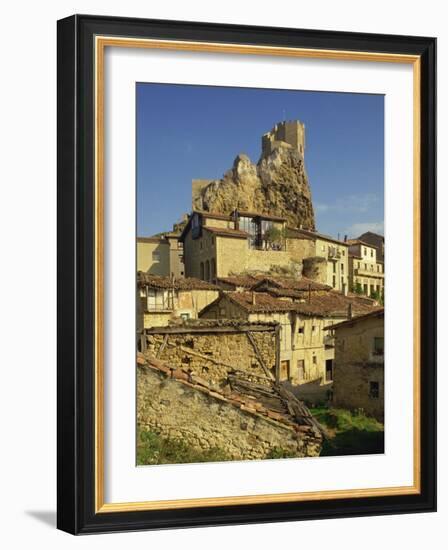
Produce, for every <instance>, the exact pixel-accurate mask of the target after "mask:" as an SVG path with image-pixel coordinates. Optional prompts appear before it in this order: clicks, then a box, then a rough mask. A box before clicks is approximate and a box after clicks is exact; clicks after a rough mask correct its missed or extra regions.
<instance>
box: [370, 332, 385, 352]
mask: <svg viewBox="0 0 448 550" xmlns="http://www.w3.org/2000/svg"><path fill="white" fill-rule="evenodd" d="M373 354H374V355H384V337H382V336H375V338H374V339H373Z"/></svg>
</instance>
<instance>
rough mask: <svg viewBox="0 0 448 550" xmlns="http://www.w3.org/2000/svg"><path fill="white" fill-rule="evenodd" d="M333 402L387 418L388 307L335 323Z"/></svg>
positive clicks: (329, 330)
mask: <svg viewBox="0 0 448 550" xmlns="http://www.w3.org/2000/svg"><path fill="white" fill-rule="evenodd" d="M326 331H327V332H329V333H330V334H333V336H334V341H335V357H334V365H333V366H334V368H333V405H334V406H335V407H342V408H348V409H353V410H356V409H363V410H364V412H365V413H366V414H369V415H372V416H375V417H376V418H378V419H379V420H383V419H384V309H378V310H375V311H373V312H370V313H368V314H365V315H362V316H360V317H356V318H352V319H349V320H346V321H345V322H342V323H339V324H334V325H332V326H331V327H328V328H327V329H326Z"/></svg>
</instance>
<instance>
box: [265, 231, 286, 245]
mask: <svg viewBox="0 0 448 550" xmlns="http://www.w3.org/2000/svg"><path fill="white" fill-rule="evenodd" d="M263 239H264V240H265V241H266V242H267V243H269V244H270V245H271V247H272V248H277V249H280V248H282V247H283V243H284V240H285V232H284V231H283V229H279V228H278V227H275V226H273V225H272V226H271V227H269V228H268V229H266V231H265V232H264V235H263Z"/></svg>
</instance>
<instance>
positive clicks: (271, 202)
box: [193, 144, 315, 231]
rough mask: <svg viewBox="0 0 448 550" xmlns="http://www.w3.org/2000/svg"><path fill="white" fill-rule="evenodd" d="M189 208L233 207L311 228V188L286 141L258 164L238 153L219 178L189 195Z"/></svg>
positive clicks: (296, 154)
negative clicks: (193, 194) (281, 218)
mask: <svg viewBox="0 0 448 550" xmlns="http://www.w3.org/2000/svg"><path fill="white" fill-rule="evenodd" d="M193 208H195V209H198V210H205V211H209V212H218V213H222V214H228V213H229V212H231V211H232V210H234V209H235V208H237V209H238V210H247V211H250V212H257V213H261V214H270V215H273V216H282V217H284V218H286V220H287V224H288V225H289V226H291V227H300V226H301V227H303V228H304V229H309V230H313V231H314V230H315V221H314V210H313V204H312V199H311V190H310V186H309V182H308V177H307V174H306V171H305V166H304V161H303V157H302V155H301V154H300V153H299V152H298V151H297V150H295V149H293V148H291V147H289V146H288V145H287V144H285V145H284V146H281V147H278V148H276V149H275V150H274V151H272V152H271V153H270V154H267V155H262V156H261V158H260V160H259V162H258V164H254V163H252V162H251V160H250V159H249V157H248V156H246V155H243V154H240V155H238V156H237V157H236V158H235V161H234V163H233V167H232V168H231V169H230V170H228V171H227V172H226V173H225V174H224V176H223V178H222V179H220V180H213V181H211V182H210V183H209V184H208V185H206V186H205V187H204V188H202V189H201V190H200V191H199V192H198V194H197V196H195V197H193Z"/></svg>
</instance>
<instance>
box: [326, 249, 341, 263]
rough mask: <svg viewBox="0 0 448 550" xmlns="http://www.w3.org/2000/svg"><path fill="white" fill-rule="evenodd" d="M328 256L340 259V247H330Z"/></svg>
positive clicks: (331, 258) (332, 258)
mask: <svg viewBox="0 0 448 550" xmlns="http://www.w3.org/2000/svg"><path fill="white" fill-rule="evenodd" d="M328 258H329V259H330V260H339V259H340V258H341V251H340V250H339V248H334V247H330V248H329V249H328Z"/></svg>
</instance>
